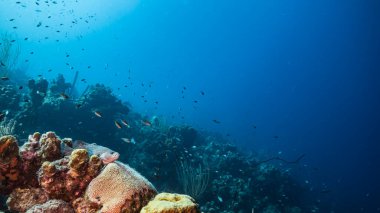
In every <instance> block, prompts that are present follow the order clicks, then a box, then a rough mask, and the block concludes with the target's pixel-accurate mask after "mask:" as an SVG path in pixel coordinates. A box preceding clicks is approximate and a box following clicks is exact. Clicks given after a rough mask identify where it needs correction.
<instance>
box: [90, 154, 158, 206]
mask: <svg viewBox="0 0 380 213" xmlns="http://www.w3.org/2000/svg"><path fill="white" fill-rule="evenodd" d="M156 193H157V191H156V189H155V188H154V186H153V185H152V184H151V183H150V182H149V181H148V180H146V179H145V178H144V177H143V176H141V175H140V174H139V173H138V172H136V171H135V170H133V169H132V168H130V167H129V166H128V165H125V164H122V163H121V162H118V161H117V162H115V163H110V164H108V165H107V166H106V167H105V168H104V170H103V171H102V172H101V173H100V174H99V175H98V176H97V177H96V178H94V179H93V180H92V181H91V183H90V184H89V185H88V188H87V190H86V193H85V197H86V198H87V199H88V200H89V201H91V202H95V203H98V204H100V205H102V208H101V209H100V212H102V213H119V212H139V211H140V209H141V208H142V207H143V206H144V205H146V204H147V202H148V201H149V200H150V199H151V198H152V197H153V196H154V195H155V194H156ZM115 195H116V196H115Z"/></svg>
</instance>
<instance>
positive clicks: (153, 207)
mask: <svg viewBox="0 0 380 213" xmlns="http://www.w3.org/2000/svg"><path fill="white" fill-rule="evenodd" d="M198 212H200V211H199V209H198V205H197V204H196V203H195V201H194V199H193V198H191V197H190V196H188V195H181V194H170V193H160V194H158V195H156V197H154V199H153V200H152V201H150V202H149V203H148V205H146V206H144V208H142V209H141V213H198Z"/></svg>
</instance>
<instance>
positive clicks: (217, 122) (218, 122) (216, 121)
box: [212, 119, 221, 124]
mask: <svg viewBox="0 0 380 213" xmlns="http://www.w3.org/2000/svg"><path fill="white" fill-rule="evenodd" d="M212 122H214V123H216V124H220V123H221V122H220V121H218V120H216V119H214V120H212Z"/></svg>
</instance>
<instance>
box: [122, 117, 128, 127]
mask: <svg viewBox="0 0 380 213" xmlns="http://www.w3.org/2000/svg"><path fill="white" fill-rule="evenodd" d="M121 123H122V124H124V126H126V127H130V126H129V124H128V122H127V121H126V120H124V119H121Z"/></svg>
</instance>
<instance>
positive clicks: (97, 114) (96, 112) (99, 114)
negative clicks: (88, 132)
mask: <svg viewBox="0 0 380 213" xmlns="http://www.w3.org/2000/svg"><path fill="white" fill-rule="evenodd" d="M94 114H95V115H96V116H97V117H99V118H101V117H102V113H101V112H99V111H94Z"/></svg>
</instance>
